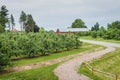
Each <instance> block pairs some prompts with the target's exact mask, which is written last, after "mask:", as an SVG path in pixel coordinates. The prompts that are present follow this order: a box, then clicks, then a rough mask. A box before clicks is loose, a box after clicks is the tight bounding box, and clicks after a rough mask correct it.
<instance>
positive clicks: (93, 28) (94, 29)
mask: <svg viewBox="0 0 120 80" xmlns="http://www.w3.org/2000/svg"><path fill="white" fill-rule="evenodd" d="M98 30H99V23H98V22H96V24H95V25H94V26H93V27H92V28H91V31H98Z"/></svg>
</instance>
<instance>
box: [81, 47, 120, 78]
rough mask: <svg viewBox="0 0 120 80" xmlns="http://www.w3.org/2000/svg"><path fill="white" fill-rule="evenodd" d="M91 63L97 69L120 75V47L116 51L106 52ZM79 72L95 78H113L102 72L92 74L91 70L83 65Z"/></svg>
mask: <svg viewBox="0 0 120 80" xmlns="http://www.w3.org/2000/svg"><path fill="white" fill-rule="evenodd" d="M90 65H91V66H93V67H94V68H95V69H97V70H100V71H103V72H107V73H112V74H117V75H120V48H118V49H117V50H116V51H114V52H111V53H108V54H105V55H104V56H103V57H102V58H100V59H98V60H95V61H94V62H92V63H90ZM79 72H81V73H83V74H85V75H87V76H89V77H90V78H92V79H93V80H113V79H110V78H108V77H105V76H104V74H100V73H97V72H96V73H95V74H94V75H92V74H91V71H89V70H88V69H87V68H85V67H84V66H83V65H82V66H81V67H80V69H79ZM119 78H120V76H119ZM114 80H115V78H114Z"/></svg>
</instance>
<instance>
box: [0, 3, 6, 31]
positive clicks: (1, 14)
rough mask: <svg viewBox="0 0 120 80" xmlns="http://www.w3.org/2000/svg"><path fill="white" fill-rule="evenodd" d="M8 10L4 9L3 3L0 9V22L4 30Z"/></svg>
mask: <svg viewBox="0 0 120 80" xmlns="http://www.w3.org/2000/svg"><path fill="white" fill-rule="evenodd" d="M7 15H8V10H7V9H6V6H5V5H3V6H2V7H1V9H0V24H1V25H2V26H3V29H4V30H5V27H6V23H7V22H8V16H7Z"/></svg>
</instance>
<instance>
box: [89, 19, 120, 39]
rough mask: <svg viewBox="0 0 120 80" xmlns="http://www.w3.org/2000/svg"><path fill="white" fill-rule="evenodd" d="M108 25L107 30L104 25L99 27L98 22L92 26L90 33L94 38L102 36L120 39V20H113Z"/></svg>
mask: <svg viewBox="0 0 120 80" xmlns="http://www.w3.org/2000/svg"><path fill="white" fill-rule="evenodd" d="M107 27H108V29H107V30H106V29H105V28H104V27H101V28H99V24H98V23H96V24H95V25H94V27H92V28H91V31H90V35H91V36H92V37H93V38H96V37H101V38H103V39H115V40H120V21H115V22H112V23H111V24H108V26H107ZM95 31H96V32H95Z"/></svg>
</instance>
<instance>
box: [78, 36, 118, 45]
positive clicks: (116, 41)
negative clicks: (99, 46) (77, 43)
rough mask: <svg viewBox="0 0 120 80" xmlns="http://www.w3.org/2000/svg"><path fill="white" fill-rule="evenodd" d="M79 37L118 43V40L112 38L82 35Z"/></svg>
mask: <svg viewBox="0 0 120 80" xmlns="http://www.w3.org/2000/svg"><path fill="white" fill-rule="evenodd" d="M80 39H88V40H97V41H105V42H112V43H119V44H120V40H114V39H103V38H100V37H98V38H92V37H91V36H83V37H80Z"/></svg>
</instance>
